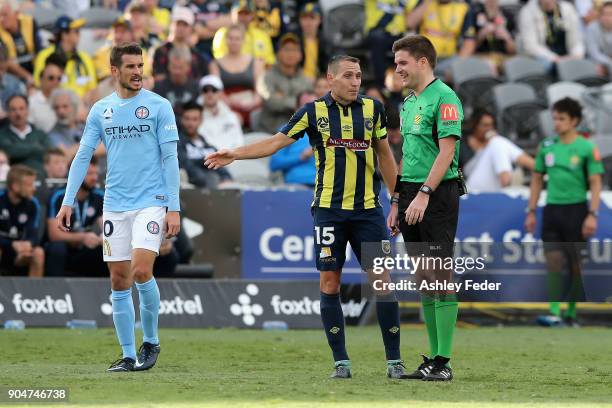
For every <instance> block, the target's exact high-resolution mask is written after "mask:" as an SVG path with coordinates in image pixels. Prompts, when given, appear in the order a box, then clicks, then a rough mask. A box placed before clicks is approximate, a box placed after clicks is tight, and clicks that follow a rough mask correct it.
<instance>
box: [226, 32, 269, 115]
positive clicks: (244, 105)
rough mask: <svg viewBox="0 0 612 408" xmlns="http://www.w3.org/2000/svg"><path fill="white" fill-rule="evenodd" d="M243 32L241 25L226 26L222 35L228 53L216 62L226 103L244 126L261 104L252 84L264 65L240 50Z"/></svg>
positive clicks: (255, 81)
mask: <svg viewBox="0 0 612 408" xmlns="http://www.w3.org/2000/svg"><path fill="white" fill-rule="evenodd" d="M244 36H245V33H244V28H243V27H242V26H241V25H238V24H233V25H231V26H229V27H228V29H227V32H226V36H225V39H226V41H227V50H228V53H227V54H226V55H225V56H223V57H222V58H220V59H218V60H217V66H218V67H219V74H220V77H221V81H223V86H224V88H225V93H224V94H223V97H224V99H225V101H226V103H227V104H228V106H229V107H230V108H231V109H232V110H233V111H234V112H236V113H237V114H238V115H240V119H241V121H242V123H243V124H244V125H245V126H248V125H249V124H250V121H249V119H250V118H249V115H250V113H251V112H252V111H254V110H256V109H258V108H260V107H261V103H262V100H261V98H260V97H259V95H258V94H257V92H256V91H255V86H256V84H257V81H258V80H259V79H260V78H261V77H262V76H263V74H264V71H265V67H264V63H263V61H262V60H260V59H258V58H255V57H253V56H252V55H249V54H245V53H244V51H243V50H244V48H243V44H244V38H245V37H244Z"/></svg>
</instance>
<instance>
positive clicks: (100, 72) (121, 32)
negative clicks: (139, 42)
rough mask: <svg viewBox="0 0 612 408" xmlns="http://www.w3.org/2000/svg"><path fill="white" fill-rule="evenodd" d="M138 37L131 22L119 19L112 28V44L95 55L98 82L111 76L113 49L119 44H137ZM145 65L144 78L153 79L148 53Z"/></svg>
mask: <svg viewBox="0 0 612 408" xmlns="http://www.w3.org/2000/svg"><path fill="white" fill-rule="evenodd" d="M135 41H136V37H135V36H134V32H133V31H132V24H131V23H130V20H128V19H126V18H125V17H123V16H120V17H119V18H117V19H116V20H115V21H114V22H113V24H112V26H111V34H110V43H109V44H106V45H105V46H103V47H102V48H100V49H98V51H96V53H95V54H94V58H93V60H94V66H95V67H96V75H97V76H98V81H102V80H103V79H105V78H108V77H109V76H110V64H109V61H110V53H111V49H112V48H113V47H114V46H116V45H119V44H123V43H129V42H135ZM142 57H143V63H144V74H143V75H144V78H145V79H146V78H150V77H151V68H152V67H151V62H150V60H149V58H148V55H147V53H146V52H144V53H143V54H142Z"/></svg>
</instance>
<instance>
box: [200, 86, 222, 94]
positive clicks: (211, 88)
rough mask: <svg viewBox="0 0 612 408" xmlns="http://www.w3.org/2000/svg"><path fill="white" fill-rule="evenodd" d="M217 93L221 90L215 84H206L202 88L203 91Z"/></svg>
mask: <svg viewBox="0 0 612 408" xmlns="http://www.w3.org/2000/svg"><path fill="white" fill-rule="evenodd" d="M209 92H212V93H217V92H219V90H218V89H217V88H215V87H213V86H205V87H204V88H202V93H209Z"/></svg>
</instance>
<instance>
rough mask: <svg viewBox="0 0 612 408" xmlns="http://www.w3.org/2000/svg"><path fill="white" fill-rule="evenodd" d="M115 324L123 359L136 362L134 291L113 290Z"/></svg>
mask: <svg viewBox="0 0 612 408" xmlns="http://www.w3.org/2000/svg"><path fill="white" fill-rule="evenodd" d="M111 292H112V295H111V301H112V304H113V322H114V323H115V332H116V333H117V339H118V340H119V344H120V345H121V349H122V350H123V358H126V357H129V358H131V359H133V360H136V345H135V344H134V343H135V341H134V323H135V317H134V302H133V301H132V289H131V288H130V289H127V290H112V291H111Z"/></svg>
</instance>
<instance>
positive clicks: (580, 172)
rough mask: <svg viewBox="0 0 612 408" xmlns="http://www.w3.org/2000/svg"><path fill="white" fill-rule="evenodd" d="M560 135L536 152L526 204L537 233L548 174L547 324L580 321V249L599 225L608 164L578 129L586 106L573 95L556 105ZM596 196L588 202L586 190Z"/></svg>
mask: <svg viewBox="0 0 612 408" xmlns="http://www.w3.org/2000/svg"><path fill="white" fill-rule="evenodd" d="M552 115H553V122H554V125H555V132H556V134H557V136H555V137H551V138H548V139H545V140H544V141H543V142H542V144H541V145H540V149H539V150H538V154H537V156H536V162H535V169H534V173H533V174H532V176H531V194H530V197H529V204H528V206H527V209H526V213H527V217H526V219H525V229H526V230H527V232H531V233H533V232H534V231H535V226H536V216H535V213H536V208H537V204H538V200H539V198H540V192H541V191H542V189H543V187H544V175H545V174H546V175H548V185H547V193H548V194H547V196H546V206H545V207H544V210H543V211H542V234H541V238H542V241H543V242H544V254H545V257H546V269H547V272H548V291H549V297H550V309H549V310H550V315H548V316H540V317H539V318H538V323H540V324H542V325H546V326H558V325H561V324H567V325H569V326H576V325H577V322H576V301H580V300H582V297H583V288H582V276H581V272H580V270H581V255H580V252H581V249H583V248H585V246H586V245H585V242H586V240H587V239H588V238H590V237H591V236H592V235H593V234H595V231H596V230H597V217H598V215H599V213H598V211H599V202H600V194H601V184H602V183H601V175H602V174H603V173H604V166H603V163H602V162H601V157H600V154H599V150H597V147H596V146H595V145H594V144H593V143H591V142H590V141H588V140H586V139H585V138H583V137H582V136H581V135H580V134H579V133H578V132H577V130H576V127H577V126H578V124H579V123H580V121H581V120H582V106H580V103H578V101H576V100H574V99H572V98H563V99H561V100H559V101H557V102H555V103H554V104H553V106H552ZM589 190H590V191H591V200H590V202H588V201H587V192H588V191H589ZM565 265H567V266H568V270H569V273H570V276H571V279H570V284H569V290H568V291H567V300H568V304H567V309H566V310H565V312H564V314H563V316H561V304H560V300H561V299H562V298H564V297H565V296H562V292H563V290H562V287H563V279H562V275H561V271H562V270H563V269H564V266H565Z"/></svg>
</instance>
